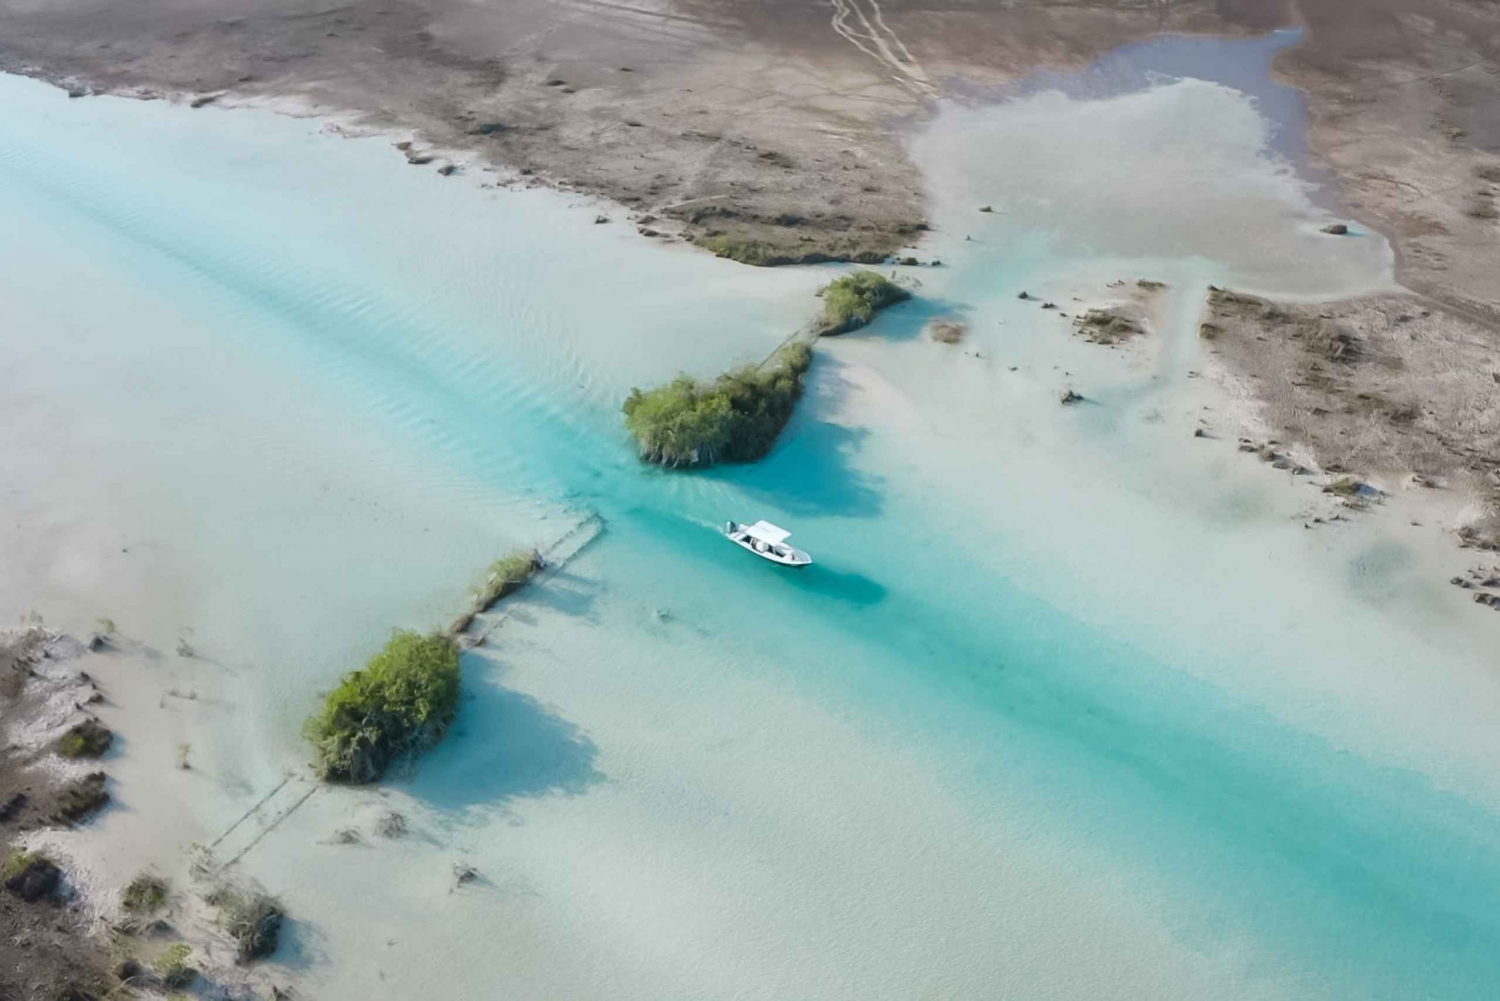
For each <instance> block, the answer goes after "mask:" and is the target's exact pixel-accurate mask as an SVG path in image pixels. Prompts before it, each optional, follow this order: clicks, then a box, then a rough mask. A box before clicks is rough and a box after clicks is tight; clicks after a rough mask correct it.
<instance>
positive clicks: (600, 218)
mask: <svg viewBox="0 0 1500 1001" xmlns="http://www.w3.org/2000/svg"><path fill="white" fill-rule="evenodd" d="M607 222H609V216H607V215H596V216H594V225H595V226H603V225H604V224H605V223H607Z"/></svg>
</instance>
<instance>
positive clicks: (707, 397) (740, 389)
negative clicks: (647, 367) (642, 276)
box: [624, 342, 812, 466]
mask: <svg viewBox="0 0 1500 1001" xmlns="http://www.w3.org/2000/svg"><path fill="white" fill-rule="evenodd" d="M811 367H812V349H811V348H809V347H808V346H807V345H806V344H804V343H801V342H796V343H791V344H787V345H784V346H783V347H782V348H781V349H780V350H779V351H777V352H776V354H775V355H773V356H772V357H771V358H770V359H769V360H768V361H767V362H766V363H765V364H764V365H762V366H759V367H757V366H754V365H745V366H742V367H740V368H737V369H735V370H733V371H731V372H727V373H725V374H724V375H721V376H719V377H718V378H717V379H715V380H713V381H712V382H699V381H697V380H695V379H693V378H691V377H689V376H686V375H680V376H678V377H677V378H676V379H673V380H672V381H671V382H669V383H667V384H666V385H665V386H658V387H657V388H655V389H650V390H645V391H642V390H640V389H633V390H631V392H630V396H629V397H628V398H627V399H626V400H625V406H624V410H625V427H626V429H627V430H629V431H630V433H631V434H632V435H634V436H635V440H636V445H637V447H638V448H639V449H640V453H641V458H643V459H646V460H647V461H649V462H659V463H661V464H662V465H666V466H707V465H712V464H713V463H716V462H753V461H754V460H756V459H759V458H761V457H762V456H764V455H765V454H766V453H767V452H769V451H770V450H771V446H772V445H774V444H775V443H776V436H777V435H779V434H780V433H781V429H782V428H783V427H785V426H786V422H787V421H789V420H791V417H792V412H793V411H794V410H795V409H796V405H797V400H798V399H799V398H800V397H801V396H802V381H803V376H804V375H806V374H807V370H808V369H809V368H811Z"/></svg>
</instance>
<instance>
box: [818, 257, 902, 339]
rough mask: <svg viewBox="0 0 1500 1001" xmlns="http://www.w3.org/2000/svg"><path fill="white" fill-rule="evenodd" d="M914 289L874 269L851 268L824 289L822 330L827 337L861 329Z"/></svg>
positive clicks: (822, 333) (819, 324) (820, 330)
mask: <svg viewBox="0 0 1500 1001" xmlns="http://www.w3.org/2000/svg"><path fill="white" fill-rule="evenodd" d="M910 298H911V293H910V292H908V291H907V290H906V289H904V288H902V287H901V286H900V285H897V284H896V283H895V282H893V281H891V280H890V279H889V278H886V277H885V276H883V275H878V274H876V273H875V272H873V271H851V272H849V273H848V274H847V275H844V276H843V277H842V278H837V279H835V280H834V281H832V282H830V283H829V285H828V287H827V288H826V289H824V290H823V315H822V317H821V318H820V319H819V321H818V333H819V334H820V335H821V336H823V337H831V336H833V335H835V334H844V333H848V332H849V331H851V330H858V329H859V328H860V327H863V326H864V325H865V324H867V323H869V322H870V320H871V319H873V318H874V316H875V314H876V313H877V312H879V311H880V310H882V309H885V308H886V307H887V306H892V305H895V304H896V303H898V302H902V301H903V300H906V299H910Z"/></svg>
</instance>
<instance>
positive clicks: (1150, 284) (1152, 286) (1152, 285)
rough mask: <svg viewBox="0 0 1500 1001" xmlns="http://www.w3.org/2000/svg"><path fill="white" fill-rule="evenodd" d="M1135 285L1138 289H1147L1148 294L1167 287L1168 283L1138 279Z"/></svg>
mask: <svg viewBox="0 0 1500 1001" xmlns="http://www.w3.org/2000/svg"><path fill="white" fill-rule="evenodd" d="M1135 284H1136V287H1137V288H1141V289H1145V290H1146V291H1147V292H1155V291H1158V290H1159V289H1164V288H1166V287H1167V283H1166V282H1158V281H1152V280H1151V279H1150V278H1137V279H1136V282H1135Z"/></svg>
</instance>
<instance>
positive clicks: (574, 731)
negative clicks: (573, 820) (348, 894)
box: [410, 650, 605, 825]
mask: <svg viewBox="0 0 1500 1001" xmlns="http://www.w3.org/2000/svg"><path fill="white" fill-rule="evenodd" d="M503 670H504V669H503V667H502V665H501V664H500V662H499V661H498V660H497V659H496V658H494V657H492V656H490V655H489V654H486V653H483V652H481V651H477V650H472V651H469V652H468V653H465V654H464V679H465V680H464V695H465V698H464V702H463V705H462V707H461V708H460V710H459V716H458V721H457V722H456V723H455V724H454V726H453V729H452V730H451V731H450V732H449V733H448V736H447V738H446V739H445V740H443V742H442V743H441V744H439V745H438V746H437V747H436V748H435V749H434V750H433V751H432V752H431V753H430V754H428V755H426V756H425V757H424V758H423V759H422V763H421V765H420V766H419V769H418V772H417V775H416V777H415V779H414V780H413V782H412V784H411V787H410V791H411V793H412V795H414V796H416V797H417V798H419V799H421V800H423V801H424V802H426V803H427V804H428V805H430V806H432V807H433V808H435V809H437V810H440V811H442V812H444V813H446V814H448V815H449V816H450V819H452V820H454V821H456V822H458V823H464V824H480V825H482V824H484V823H487V822H489V821H490V820H491V819H492V818H493V816H494V815H495V814H497V813H500V814H503V813H505V812H506V811H507V810H508V809H509V804H510V803H511V802H512V801H514V800H517V799H525V798H528V797H533V796H545V795H552V794H556V793H563V794H566V795H579V794H581V793H584V792H586V791H588V789H589V788H590V787H592V786H594V785H595V784H597V783H599V782H601V781H603V779H604V777H605V776H604V773H603V772H600V771H599V770H598V769H597V768H595V767H594V762H595V760H596V759H597V758H598V755H599V748H598V747H597V746H596V745H595V744H594V742H593V741H592V740H590V739H589V738H588V737H587V736H586V735H585V734H584V733H583V731H582V730H580V729H579V728H578V727H577V726H575V725H574V724H572V723H570V722H568V721H567V720H565V719H563V718H562V717H561V716H559V715H557V714H556V713H554V712H552V711H551V710H549V709H547V707H545V706H543V705H542V704H541V703H540V702H538V701H537V700H536V699H534V698H532V697H531V696H530V695H527V694H525V693H524V692H518V691H515V690H514V689H510V688H507V687H505V686H504V685H502V684H500V683H499V681H498V680H497V675H499V674H501V673H503Z"/></svg>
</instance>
